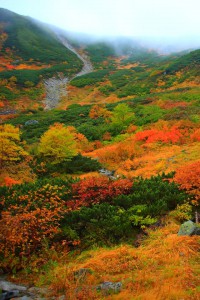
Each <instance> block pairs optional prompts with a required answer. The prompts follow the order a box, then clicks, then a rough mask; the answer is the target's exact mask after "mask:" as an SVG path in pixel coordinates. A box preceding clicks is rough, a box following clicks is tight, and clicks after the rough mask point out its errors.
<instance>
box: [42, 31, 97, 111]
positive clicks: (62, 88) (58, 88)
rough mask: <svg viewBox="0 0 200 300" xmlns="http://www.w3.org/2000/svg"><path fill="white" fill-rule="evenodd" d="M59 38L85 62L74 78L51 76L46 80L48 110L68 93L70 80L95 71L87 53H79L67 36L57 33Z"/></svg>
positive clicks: (55, 105) (54, 106) (46, 107)
mask: <svg viewBox="0 0 200 300" xmlns="http://www.w3.org/2000/svg"><path fill="white" fill-rule="evenodd" d="M57 38H58V39H59V40H60V42H61V43H62V44H63V45H64V46H65V47H66V48H68V49H69V50H71V51H72V52H74V53H75V54H76V55H77V56H78V58H79V59H80V60H81V61H82V62H83V68H82V70H81V71H80V72H79V73H78V74H76V75H75V76H74V77H72V78H70V79H69V78H67V77H64V78H61V77H58V78H54V77H53V78H49V79H47V80H45V82H44V85H45V90H46V98H45V101H44V102H45V109H46V110H50V109H53V108H56V107H57V105H58V103H59V101H60V99H61V98H62V97H63V96H66V95H67V84H68V83H69V82H70V80H72V79H73V78H75V77H77V76H81V75H84V74H87V73H90V72H92V71H93V67H92V64H91V62H90V60H89V58H88V57H87V56H86V55H85V54H79V53H78V52H77V51H76V50H75V48H74V47H73V46H72V45H70V43H69V42H68V41H67V39H66V38H64V37H61V36H59V35H57Z"/></svg>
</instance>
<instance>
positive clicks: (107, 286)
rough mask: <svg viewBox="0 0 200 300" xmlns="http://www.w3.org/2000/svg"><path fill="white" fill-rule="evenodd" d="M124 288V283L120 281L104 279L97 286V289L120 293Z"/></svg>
mask: <svg viewBox="0 0 200 300" xmlns="http://www.w3.org/2000/svg"><path fill="white" fill-rule="evenodd" d="M121 289H122V283H121V282H120V281H119V282H114V283H113V282H110V281H104V282H103V283H101V284H100V285H98V286H97V290H101V291H106V292H115V293H118V292H120V291H121Z"/></svg>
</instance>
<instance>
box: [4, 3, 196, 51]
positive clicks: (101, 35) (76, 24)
mask: <svg viewBox="0 0 200 300" xmlns="http://www.w3.org/2000/svg"><path fill="white" fill-rule="evenodd" d="M0 7H3V8H7V9H9V10H12V11H14V12H16V13H19V14H21V15H25V16H30V17H32V18H35V19H37V20H40V21H42V22H46V23H49V24H52V25H55V26H57V27H60V28H63V29H65V30H67V31H68V32H74V33H78V34H79V36H80V35H81V34H84V36H85V37H87V39H93V40H94V37H95V38H96V39H98V40H102V39H105V38H106V39H110V38H113V37H116V36H117V37H118V36H120V37H129V38H132V39H134V40H137V41H140V43H142V45H144V46H148V47H153V48H155V47H156V48H157V49H159V50H160V51H161V52H162V51H163V52H170V51H181V50H183V49H194V48H198V47H199V48H200V18H199V11H200V1H199V0H123V1H122V0H56V1H55V0H29V1H28V0H17V1H16V0H0ZM82 36H83V35H82Z"/></svg>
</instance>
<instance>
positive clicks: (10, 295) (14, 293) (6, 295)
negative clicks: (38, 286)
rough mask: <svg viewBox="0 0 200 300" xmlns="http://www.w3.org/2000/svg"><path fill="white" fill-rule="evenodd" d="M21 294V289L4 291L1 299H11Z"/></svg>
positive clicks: (0, 296)
mask: <svg viewBox="0 0 200 300" xmlns="http://www.w3.org/2000/svg"><path fill="white" fill-rule="evenodd" d="M18 295H19V291H17V290H16V291H15V290H13V291H8V292H6V291H3V293H2V294H1V295H0V300H9V299H12V298H15V297H17V296H18Z"/></svg>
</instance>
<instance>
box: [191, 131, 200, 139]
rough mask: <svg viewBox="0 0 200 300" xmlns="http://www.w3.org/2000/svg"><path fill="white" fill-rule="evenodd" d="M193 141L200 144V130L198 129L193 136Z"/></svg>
mask: <svg viewBox="0 0 200 300" xmlns="http://www.w3.org/2000/svg"><path fill="white" fill-rule="evenodd" d="M190 138H191V140H192V141H195V142H196V141H197V142H200V128H198V129H196V130H195V131H194V132H193V133H192V134H191V137H190Z"/></svg>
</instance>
